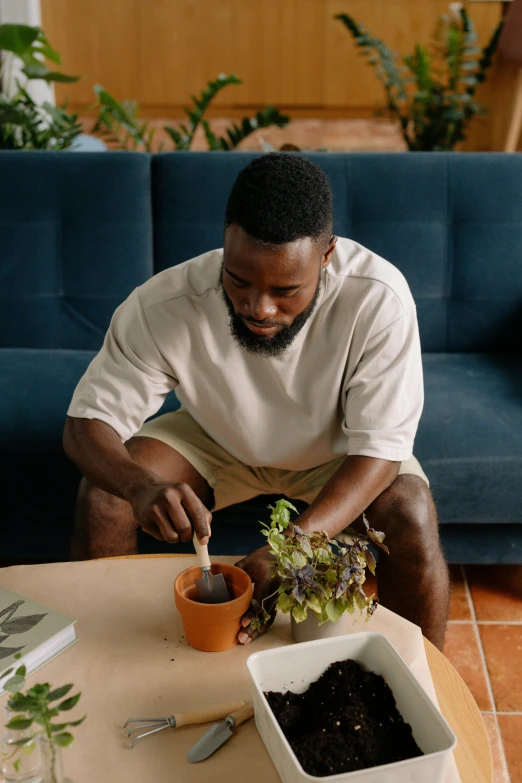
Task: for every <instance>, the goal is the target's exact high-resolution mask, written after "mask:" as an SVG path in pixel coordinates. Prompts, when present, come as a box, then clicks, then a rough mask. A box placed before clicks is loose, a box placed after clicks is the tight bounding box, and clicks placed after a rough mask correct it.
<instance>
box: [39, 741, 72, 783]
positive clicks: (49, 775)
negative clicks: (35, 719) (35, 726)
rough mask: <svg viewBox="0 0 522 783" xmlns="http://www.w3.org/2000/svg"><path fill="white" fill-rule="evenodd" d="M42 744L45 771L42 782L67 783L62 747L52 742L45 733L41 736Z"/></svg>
mask: <svg viewBox="0 0 522 783" xmlns="http://www.w3.org/2000/svg"><path fill="white" fill-rule="evenodd" d="M40 745H41V756H42V762H43V764H42V769H43V773H44V776H43V778H42V783H66V781H65V778H64V776H63V765H62V749H61V748H60V747H59V746H58V745H54V744H53V743H52V742H50V741H49V739H48V737H46V736H45V735H43V736H42V737H41V738H40Z"/></svg>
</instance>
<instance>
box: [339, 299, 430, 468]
mask: <svg viewBox="0 0 522 783" xmlns="http://www.w3.org/2000/svg"><path fill="white" fill-rule="evenodd" d="M343 404H344V405H345V410H344V421H343V432H344V433H345V435H347V437H348V452H347V453H348V454H354V455H355V454H360V455H363V456H368V457H378V458H380V459H388V460H393V461H399V462H402V461H403V460H406V459H409V458H410V457H411V456H412V453H413V442H414V439H415V434H416V432H417V427H418V423H419V419H420V416H421V413H422V408H423V404H424V388H423V377H422V360H421V348H420V340H419V330H418V325H417V313H416V308H415V306H411V307H409V308H408V309H407V310H406V311H405V312H404V313H403V315H402V316H401V317H400V318H398V319H397V320H396V321H394V322H393V323H392V324H390V325H389V326H387V327H386V328H384V329H382V330H381V331H380V332H379V333H378V334H376V335H374V336H372V337H370V339H369V340H368V342H367V343H366V345H365V348H364V351H363V352H362V356H361V358H360V360H359V362H358V364H357V367H356V368H355V371H354V372H353V373H352V374H351V377H350V378H349V379H348V380H347V381H346V382H345V389H344V395H343Z"/></svg>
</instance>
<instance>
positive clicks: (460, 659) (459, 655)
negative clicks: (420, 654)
mask: <svg viewBox="0 0 522 783" xmlns="http://www.w3.org/2000/svg"><path fill="white" fill-rule="evenodd" d="M443 652H444V655H445V656H446V658H447V659H448V661H449V662H450V663H452V664H453V666H454V667H455V669H456V670H457V671H458V673H459V674H460V676H461V677H462V679H463V680H464V682H465V683H466V685H467V686H468V688H469V689H470V691H471V693H472V695H473V698H474V699H475V701H476V702H477V704H478V706H479V709H480V710H491V709H492V705H491V700H490V698H489V694H488V687H487V681H486V673H485V671H484V667H483V665H482V660H481V657H480V651H479V646H478V641H477V637H476V634H475V629H474V628H473V626H472V625H461V624H460V623H453V624H451V625H448V630H447V631H446V640H445V643H444V650H443Z"/></svg>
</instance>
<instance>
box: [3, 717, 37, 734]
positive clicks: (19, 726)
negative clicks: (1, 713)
mask: <svg viewBox="0 0 522 783" xmlns="http://www.w3.org/2000/svg"><path fill="white" fill-rule="evenodd" d="M32 725H33V718H11V720H10V721H9V722H8V723H6V727H7V728H8V729H14V730H15V731H24V730H25V729H28V728H29V727H30V726H32Z"/></svg>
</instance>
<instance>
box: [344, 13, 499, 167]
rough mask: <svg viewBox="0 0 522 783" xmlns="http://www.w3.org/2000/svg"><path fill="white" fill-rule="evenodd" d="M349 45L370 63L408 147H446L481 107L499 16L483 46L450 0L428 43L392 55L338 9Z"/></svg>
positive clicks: (450, 147)
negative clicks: (479, 97) (478, 98)
mask: <svg viewBox="0 0 522 783" xmlns="http://www.w3.org/2000/svg"><path fill="white" fill-rule="evenodd" d="M335 18H336V19H338V20H339V21H341V22H342V23H343V24H344V26H345V27H346V29H347V30H348V32H349V33H350V34H351V35H352V37H353V39H354V42H355V45H356V46H357V47H358V48H359V50H360V51H361V53H362V54H363V56H365V57H367V58H368V62H369V63H370V65H373V67H374V68H375V73H376V76H377V78H378V79H379V80H380V81H381V82H382V85H383V87H384V90H385V93H386V106H387V110H388V112H389V114H390V115H391V116H392V117H393V118H394V119H396V120H398V123H399V126H400V129H401V133H402V136H403V138H404V141H405V143H406V146H407V148H408V149H409V150H410V151H413V152H419V151H424V152H451V151H453V150H454V149H455V147H456V145H457V144H458V143H459V142H461V141H464V140H465V138H466V132H467V128H468V125H469V123H470V121H471V120H472V119H473V117H475V116H476V115H481V114H482V115H483V114H485V113H486V112H485V109H484V107H483V106H481V105H480V104H479V103H477V102H476V101H475V92H476V90H477V88H478V87H479V86H480V85H481V84H482V82H484V81H485V80H486V75H487V71H488V70H489V68H490V67H491V64H492V62H493V57H494V54H495V52H496V49H497V46H498V42H499V39H500V33H501V30H502V26H503V23H504V22H503V20H501V21H500V23H499V24H498V25H497V26H496V28H495V29H494V31H493V33H492V35H491V38H490V40H489V42H488V43H487V44H486V46H485V47H484V48H482V49H481V48H480V47H478V46H477V34H476V32H475V26H474V24H473V21H472V19H471V17H470V16H469V14H468V12H467V11H466V9H465V8H464V7H463V6H462V3H451V4H450V13H449V14H443V15H442V16H440V17H439V19H438V21H437V25H436V28H435V34H434V36H433V41H432V44H431V46H430V47H426V46H424V45H422V44H417V45H416V46H415V49H414V51H413V53H412V54H408V55H405V56H403V57H400V56H398V55H396V54H395V53H394V52H392V51H391V49H390V48H389V47H388V46H387V45H386V44H385V43H384V41H382V40H381V39H380V38H376V37H375V36H374V35H372V34H371V33H370V32H369V31H368V30H366V29H365V28H364V27H363V26H362V25H361V24H359V22H357V21H356V20H355V19H354V18H353V17H352V16H349V15H348V14H338V15H337V16H336V17H335Z"/></svg>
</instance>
